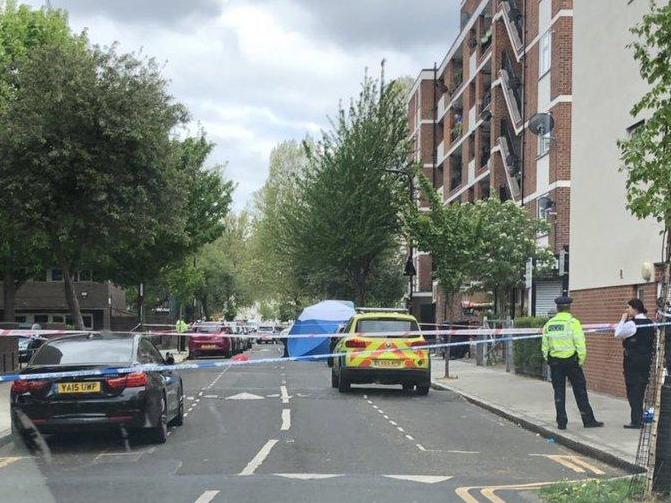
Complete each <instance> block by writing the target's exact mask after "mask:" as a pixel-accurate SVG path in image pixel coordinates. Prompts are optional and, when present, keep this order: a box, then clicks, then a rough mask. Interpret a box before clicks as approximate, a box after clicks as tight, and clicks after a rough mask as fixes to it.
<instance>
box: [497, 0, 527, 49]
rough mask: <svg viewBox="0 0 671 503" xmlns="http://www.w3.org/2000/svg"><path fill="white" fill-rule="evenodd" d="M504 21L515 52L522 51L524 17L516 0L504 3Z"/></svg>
mask: <svg viewBox="0 0 671 503" xmlns="http://www.w3.org/2000/svg"><path fill="white" fill-rule="evenodd" d="M502 10H503V20H504V22H505V25H506V29H507V30H508V35H509V36H510V40H511V42H512V45H513V47H514V48H515V51H517V52H518V53H519V51H520V50H521V49H522V32H523V25H522V24H523V16H522V11H520V9H519V7H518V5H517V2H516V1H515V0H504V2H503V3H502Z"/></svg>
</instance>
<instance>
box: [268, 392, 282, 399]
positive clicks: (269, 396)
mask: <svg viewBox="0 0 671 503" xmlns="http://www.w3.org/2000/svg"><path fill="white" fill-rule="evenodd" d="M279 396H280V394H279V393H273V394H271V395H266V397H267V398H279Z"/></svg>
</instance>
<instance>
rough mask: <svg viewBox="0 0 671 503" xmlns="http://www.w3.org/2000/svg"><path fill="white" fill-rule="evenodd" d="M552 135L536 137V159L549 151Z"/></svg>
mask: <svg viewBox="0 0 671 503" xmlns="http://www.w3.org/2000/svg"><path fill="white" fill-rule="evenodd" d="M551 141H552V133H550V132H548V133H545V134H542V135H541V136H539V137H538V157H543V156H544V155H545V154H547V153H548V152H549V151H550V142H551Z"/></svg>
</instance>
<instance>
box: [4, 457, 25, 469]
mask: <svg viewBox="0 0 671 503" xmlns="http://www.w3.org/2000/svg"><path fill="white" fill-rule="evenodd" d="M23 458H24V456H9V457H6V458H0V468H4V467H5V466H9V465H11V464H12V463H15V462H16V461H18V460H19V459H23Z"/></svg>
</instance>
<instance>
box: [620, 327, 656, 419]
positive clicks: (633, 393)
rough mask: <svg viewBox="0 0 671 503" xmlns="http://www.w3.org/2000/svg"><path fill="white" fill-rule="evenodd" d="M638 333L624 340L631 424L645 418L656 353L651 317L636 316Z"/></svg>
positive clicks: (625, 377)
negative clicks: (646, 397) (645, 406)
mask: <svg viewBox="0 0 671 503" xmlns="http://www.w3.org/2000/svg"><path fill="white" fill-rule="evenodd" d="M632 321H633V322H634V323H635V324H636V333H635V334H634V335H632V336H631V337H627V338H626V339H624V340H623V341H622V346H623V347H624V361H623V366H624V382H625V385H626V386H627V400H628V401H629V406H630V407H631V424H632V425H637V426H640V425H641V422H642V420H643V400H644V399H645V390H646V388H647V386H648V381H649V379H650V364H651V363H652V358H653V355H654V354H655V327H654V326H653V323H652V321H651V320H650V319H649V318H647V317H646V318H634V319H633V320H632Z"/></svg>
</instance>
